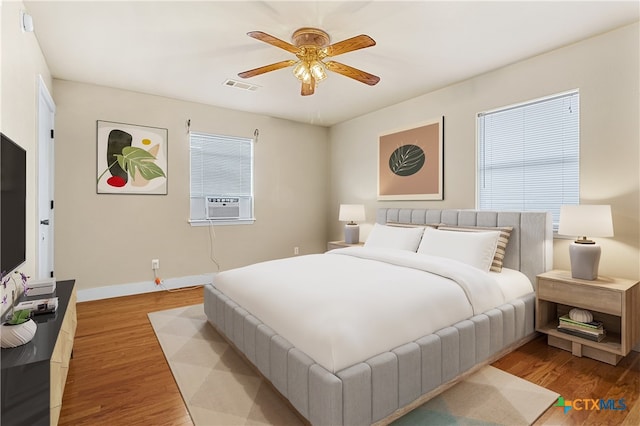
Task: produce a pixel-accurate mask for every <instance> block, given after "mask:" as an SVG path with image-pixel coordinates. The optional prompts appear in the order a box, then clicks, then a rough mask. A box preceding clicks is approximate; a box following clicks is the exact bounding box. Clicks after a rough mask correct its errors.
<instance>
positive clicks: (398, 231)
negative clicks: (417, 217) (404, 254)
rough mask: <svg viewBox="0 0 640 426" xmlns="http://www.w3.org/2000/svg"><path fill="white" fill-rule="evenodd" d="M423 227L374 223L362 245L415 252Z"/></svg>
mask: <svg viewBox="0 0 640 426" xmlns="http://www.w3.org/2000/svg"><path fill="white" fill-rule="evenodd" d="M423 232H424V228H423V227H421V226H419V227H415V228H405V227H398V226H387V225H380V224H379V223H376V224H374V225H373V228H372V229H371V232H370V233H369V237H368V238H367V241H365V243H364V246H365V247H368V248H372V247H374V248H389V249H398V250H409V251H413V252H415V251H416V250H417V249H418V245H419V244H420V239H421V238H422V233H423Z"/></svg>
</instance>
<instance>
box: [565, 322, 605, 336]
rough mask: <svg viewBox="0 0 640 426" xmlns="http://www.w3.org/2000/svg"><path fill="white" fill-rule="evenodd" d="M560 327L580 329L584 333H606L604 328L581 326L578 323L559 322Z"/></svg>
mask: <svg viewBox="0 0 640 426" xmlns="http://www.w3.org/2000/svg"><path fill="white" fill-rule="evenodd" d="M558 328H566V329H568V330H575V331H580V332H582V333H585V334H593V335H598V334H603V333H604V329H603V328H600V329H597V328H584V327H580V326H578V325H573V324H562V323H560V324H558Z"/></svg>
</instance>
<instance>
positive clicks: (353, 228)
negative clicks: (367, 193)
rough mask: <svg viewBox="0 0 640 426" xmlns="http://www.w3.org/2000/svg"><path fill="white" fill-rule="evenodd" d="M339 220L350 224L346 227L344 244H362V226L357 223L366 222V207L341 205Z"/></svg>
mask: <svg viewBox="0 0 640 426" xmlns="http://www.w3.org/2000/svg"><path fill="white" fill-rule="evenodd" d="M338 220H340V221H342V222H348V223H347V224H346V225H345V226H344V242H345V243H347V244H357V243H358V242H360V226H359V225H358V224H357V223H356V221H361V220H364V206H363V205H362V204H340V214H339V217H338Z"/></svg>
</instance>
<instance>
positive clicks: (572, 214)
mask: <svg viewBox="0 0 640 426" xmlns="http://www.w3.org/2000/svg"><path fill="white" fill-rule="evenodd" d="M558 234H560V235H570V236H574V237H587V236H588V237H613V221H612V220H611V206H609V205H592V204H579V205H565V206H562V207H560V225H559V227H558Z"/></svg>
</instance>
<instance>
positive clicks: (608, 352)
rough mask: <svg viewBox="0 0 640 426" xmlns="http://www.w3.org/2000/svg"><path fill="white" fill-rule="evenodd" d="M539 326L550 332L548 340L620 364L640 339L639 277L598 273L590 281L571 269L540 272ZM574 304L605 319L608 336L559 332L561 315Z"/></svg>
mask: <svg viewBox="0 0 640 426" xmlns="http://www.w3.org/2000/svg"><path fill="white" fill-rule="evenodd" d="M537 283H538V288H537V292H536V330H537V331H540V332H542V333H545V334H547V343H548V344H549V345H550V346H554V347H557V348H560V349H564V350H567V351H571V353H572V354H573V355H576V356H586V357H589V358H593V359H597V360H599V361H602V362H606V363H608V364H612V365H616V364H617V363H618V362H619V361H620V360H621V359H622V358H623V357H624V356H625V355H627V354H628V353H629V352H630V351H631V349H632V348H633V346H634V345H635V344H636V343H637V342H638V341H639V340H640V285H639V284H638V281H634V280H627V279H622V278H609V277H602V276H601V277H598V279H597V280H593V281H588V280H581V279H576V278H572V277H571V272H569V271H559V270H554V271H549V272H545V273H544V274H540V275H538V280H537ZM572 308H582V309H587V310H589V311H591V313H592V314H593V319H594V320H596V321H601V322H602V323H603V324H604V329H605V330H606V337H605V338H604V340H602V341H600V342H594V341H591V340H588V339H583V338H581V337H576V336H572V335H569V334H565V333H562V332H559V331H558V330H557V329H556V327H557V326H558V318H559V317H560V316H562V315H565V314H567V313H568V312H569V310H571V309H572Z"/></svg>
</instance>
